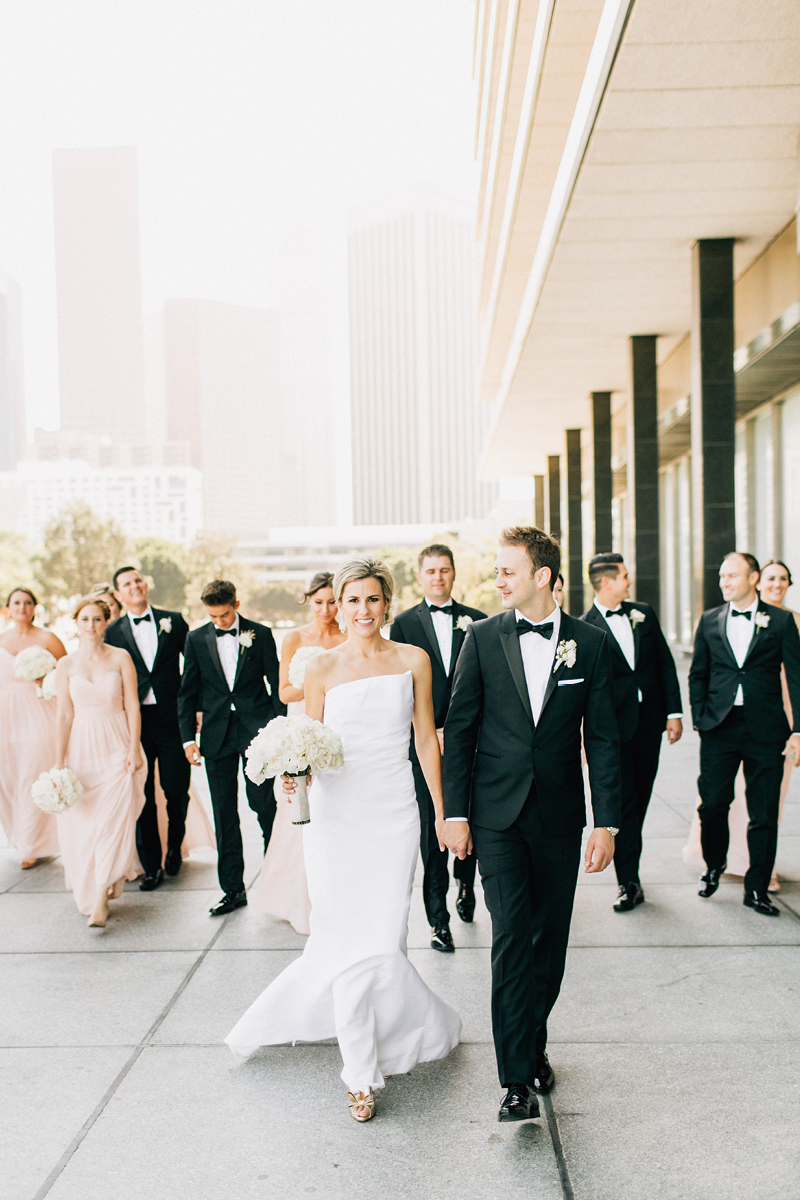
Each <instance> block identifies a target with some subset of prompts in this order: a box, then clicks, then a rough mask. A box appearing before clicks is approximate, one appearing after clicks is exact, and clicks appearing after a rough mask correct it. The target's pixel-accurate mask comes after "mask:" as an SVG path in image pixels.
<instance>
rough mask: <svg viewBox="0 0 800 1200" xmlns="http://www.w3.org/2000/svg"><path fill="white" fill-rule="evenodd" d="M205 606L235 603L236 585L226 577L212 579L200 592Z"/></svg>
mask: <svg viewBox="0 0 800 1200" xmlns="http://www.w3.org/2000/svg"><path fill="white" fill-rule="evenodd" d="M200 599H201V600H202V601H203V604H205V606H206V608H218V607H219V606H220V605H222V604H235V603H236V585H235V584H233V583H231V582H230V581H229V580H227V579H212V580H211V583H207V584H206V586H205V587H204V588H203V590H202V592H201V593H200Z"/></svg>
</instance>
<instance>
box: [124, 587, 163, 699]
mask: <svg viewBox="0 0 800 1200" xmlns="http://www.w3.org/2000/svg"><path fill="white" fill-rule="evenodd" d="M141 616H142V617H143V618H144V617H146V616H149V617H150V620H149V621H145V620H141V621H139V623H138V625H135V624H134V620H133V613H128V620H129V621H130V623H131V631H132V633H133V640H134V641H135V642H136V645H137V646H138V648H139V653H140V654H141V656H142V658H143V660H144V665H145V666H146V667H147V669H148V671H152V669H153V663H154V662H155V661H156V652H157V650H158V627H157V625H156V618H155V615H154V613H153V610H152V608H151V607H150V605H149V604H148V606H147V609H146V611H145V612H143V613H142V614H141ZM155 702H156V696H155V692H154V691H153V689H152V688H150V691H149V692H148V693H147V695H146V696H145V698H144V700H143V701H142V704H155Z"/></svg>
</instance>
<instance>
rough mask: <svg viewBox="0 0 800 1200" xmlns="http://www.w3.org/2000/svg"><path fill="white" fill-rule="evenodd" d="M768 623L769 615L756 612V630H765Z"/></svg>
mask: <svg viewBox="0 0 800 1200" xmlns="http://www.w3.org/2000/svg"><path fill="white" fill-rule="evenodd" d="M769 622H770V616H769V613H765V612H757V613H756V629H766V628H767V626H768V625H769Z"/></svg>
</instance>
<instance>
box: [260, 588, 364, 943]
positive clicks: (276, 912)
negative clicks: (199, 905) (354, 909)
mask: <svg viewBox="0 0 800 1200" xmlns="http://www.w3.org/2000/svg"><path fill="white" fill-rule="evenodd" d="M307 602H308V603H309V606H310V609H311V616H312V620H311V622H310V623H309V624H308V625H301V626H300V628H299V629H293V630H292V631H291V632H290V633H287V635H286V637H285V638H284V639H283V645H282V646H281V672H280V687H279V691H278V695H279V696H280V698H281V700H282V701H283V703H284V704H286V705H288V715H289V716H290V717H292V716H298V715H299V714H301V713H304V712H305V703H304V699H303V690H302V688H296V687H293V686H292V685H291V683H289V665H290V663H291V661H292V658H293V657H294V655H295V654H296V653H297V651H298V650H300V649H301V648H306V647H308V646H318V647H319V648H320V650H332V649H333V648H334V647H335V646H340V645H341V644H342V642H344V641H346V640H347V638H346V636H345V634H343V633H342V632H341V631H340V630H339V627H338V625H337V623H336V601H335V599H334V597H333V575H332V574H330V572H328V571H321V572H320V573H319V574H318V575H315V576H314V578H313V579H312V580H311V583H310V585H309V588H308V591H307V592H306V593H305V596H304V597H303V601H302V603H304V604H305V603H307ZM280 783H281V781H280V780H277V781H276V784H275V797H276V799H277V802H278V811H277V814H276V816H275V824H274V826H273V828H272V837H271V838H270V842H269V846H268V848H267V855H266V858H265V859H264V866H263V867H262V870H261V876H260V878H259V881H258V891H257V892H256V907H257V908H259V909H261V911H262V912H265V913H269V915H270V916H272V917H280V918H281V919H282V920H284V921H289V922H290V924H291V925H293V926H294V928H295V929H296V930H297V932H298V933H304V934H308V932H309V925H308V915H309V913H310V911H311V903H310V901H309V899H308V888H307V886H306V869H305V863H304V862H303V830H302V826H300V825H292V806H291V804H290V803H289V802H288V801H287V797H286V795H285V793H284V791H283V788H282V786H280Z"/></svg>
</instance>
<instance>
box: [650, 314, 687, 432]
mask: <svg viewBox="0 0 800 1200" xmlns="http://www.w3.org/2000/svg"><path fill="white" fill-rule="evenodd" d="M691 358H692V344H691V339H690V337H689V334H688V333H687V334H686V336H685V337H684V338H683V339H682V340H681V341H680V342H678V344H677V346H676V347H675V349H674V350H673V351H672V353H671V354H670V355H669V357H668V358H665V359H664V361H663V362H662V363H660V364H659V367H658V415H659V416H661V414H662V413H663V412H666V411H667V409H668V408H672V406H673V404H676V403H677V402H678V400H681V399H682V398H683V397H684V396H688V395H689V393H690V392H691V390H692V383H691V371H692V362H691Z"/></svg>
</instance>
